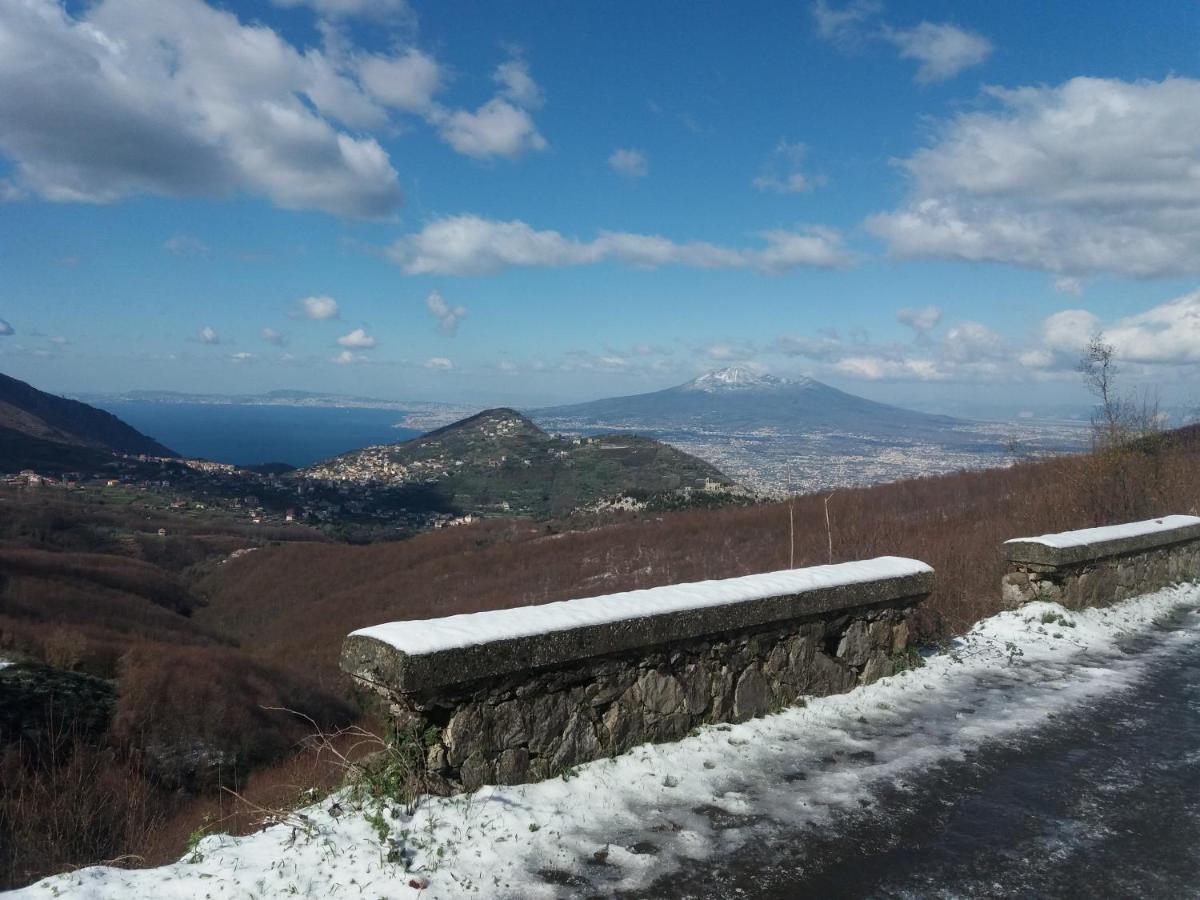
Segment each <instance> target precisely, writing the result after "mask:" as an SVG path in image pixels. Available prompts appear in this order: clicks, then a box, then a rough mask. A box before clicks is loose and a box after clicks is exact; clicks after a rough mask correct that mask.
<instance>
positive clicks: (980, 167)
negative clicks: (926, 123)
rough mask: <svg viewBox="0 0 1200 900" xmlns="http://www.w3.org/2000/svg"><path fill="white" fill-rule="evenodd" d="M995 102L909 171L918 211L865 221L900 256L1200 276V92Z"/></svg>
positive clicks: (1176, 87) (1181, 81)
mask: <svg viewBox="0 0 1200 900" xmlns="http://www.w3.org/2000/svg"><path fill="white" fill-rule="evenodd" d="M989 93H990V94H991V96H992V97H993V98H994V99H995V100H997V101H998V102H999V104H1000V108H999V109H998V110H997V111H994V112H971V113H964V114H962V115H959V116H957V117H956V118H954V119H952V120H950V121H949V122H947V123H945V124H944V126H943V127H942V128H941V129H940V130H939V131H938V132H937V135H936V138H935V140H934V141H933V143H932V144H931V145H930V146H928V147H926V148H924V149H922V150H919V151H917V152H916V153H915V154H913V155H912V156H910V157H909V158H908V159H906V160H903V161H902V163H901V164H902V165H903V167H904V169H905V171H906V172H907V173H908V175H909V177H910V179H911V183H912V196H911V199H910V200H909V202H908V203H907V204H906V205H905V206H903V207H902V208H900V209H897V210H894V211H891V212H887V213H883V214H880V215H877V216H874V217H872V218H871V219H869V220H868V222H867V226H868V228H869V229H870V230H871V231H872V232H874V233H875V234H876V235H878V236H880V237H881V238H883V239H884V240H886V241H887V243H888V246H889V252H890V254H891V255H892V256H893V257H897V258H919V257H936V258H950V259H961V260H969V261H991V262H1000V263H1010V264H1014V265H1019V266H1023V267H1027V268H1033V269H1042V270H1047V271H1050V272H1053V273H1055V274H1058V275H1062V276H1065V277H1070V278H1079V277H1082V276H1087V275H1093V274H1099V273H1110V274H1116V275H1124V276H1137V277H1156V276H1168V275H1180V274H1189V273H1196V272H1200V81H1197V80H1193V79H1188V78H1167V79H1165V80H1163V81H1157V82H1156V81H1138V82H1126V81H1121V80H1118V79H1100V78H1074V79H1071V80H1070V81H1067V82H1065V83H1064V84H1062V85H1059V86H1057V87H1028V88H1020V89H1017V90H1003V89H998V88H996V89H992V90H991V91H990V92H989ZM1150 136H1152V138H1151V137H1150Z"/></svg>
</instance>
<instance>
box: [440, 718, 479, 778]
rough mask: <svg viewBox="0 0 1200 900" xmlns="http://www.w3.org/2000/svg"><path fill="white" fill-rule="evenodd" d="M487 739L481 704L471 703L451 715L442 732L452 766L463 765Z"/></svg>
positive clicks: (447, 758) (447, 756)
mask: <svg viewBox="0 0 1200 900" xmlns="http://www.w3.org/2000/svg"><path fill="white" fill-rule="evenodd" d="M485 740H486V738H485V734H484V724H483V713H482V712H481V711H480V708H479V704H477V703H469V704H467V705H466V706H464V707H462V708H461V709H460V710H459V711H458V712H456V713H455V714H454V715H453V716H452V717H451V719H450V722H449V724H447V725H446V730H445V731H443V732H442V743H443V744H445V745H446V762H447V763H448V764H449V765H451V766H461V765H462V764H463V761H464V760H466V758H467V757H468V756H469V755H470V754H471V753H472V752H474V751H475V750H477V749H479V747H480V745H481V743H484V742H485Z"/></svg>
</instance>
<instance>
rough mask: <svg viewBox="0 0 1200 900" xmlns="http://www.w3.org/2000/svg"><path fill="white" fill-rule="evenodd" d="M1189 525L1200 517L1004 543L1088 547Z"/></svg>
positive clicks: (1095, 529)
mask: <svg viewBox="0 0 1200 900" xmlns="http://www.w3.org/2000/svg"><path fill="white" fill-rule="evenodd" d="M1189 525H1200V518H1198V517H1196V516H1163V517H1162V518H1161V519H1147V520H1146V521H1144V522H1126V523H1124V524H1122V525H1105V526H1103V527H1101V528H1081V529H1080V530H1079V531H1061V532H1059V533H1058V534H1043V535H1040V536H1038V537H1027V538H1013V539H1012V540H1011V541H1005V542H1004V543H1006V544H1017V543H1021V544H1045V545H1046V546H1047V547H1056V548H1059V549H1062V548H1064V547H1087V546H1089V545H1091V544H1102V543H1104V542H1105V541H1116V540H1120V539H1121V538H1128V537H1141V536H1142V535H1144V534H1157V533H1159V532H1163V531H1174V530H1175V529H1176V528H1186V527H1188V526H1189Z"/></svg>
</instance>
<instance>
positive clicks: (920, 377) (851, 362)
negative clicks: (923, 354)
mask: <svg viewBox="0 0 1200 900" xmlns="http://www.w3.org/2000/svg"><path fill="white" fill-rule="evenodd" d="M834 368H835V369H836V370H837V371H838V373H840V374H842V375H847V376H849V377H851V378H858V379H861V380H863V381H883V380H888V381H893V380H895V381H942V380H944V379H945V378H946V375H945V373H943V372H942V371H941V370H940V369H939V368H938V366H937V364H936V363H934V362H933V361H932V360H928V359H888V358H886V357H881V356H847V357H845V358H844V359H841V360H839V361H838V362H837V364H836V365H835V366H834Z"/></svg>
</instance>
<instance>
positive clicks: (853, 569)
mask: <svg viewBox="0 0 1200 900" xmlns="http://www.w3.org/2000/svg"><path fill="white" fill-rule="evenodd" d="M932 571H933V569H931V568H930V567H929V566H928V565H926V564H925V563H923V562H919V561H917V560H915V559H905V558H903V557H898V556H881V557H879V558H878V559H869V560H862V561H860V562H850V563H839V564H837V565H831V566H812V567H810V568H806V569H784V570H782V571H779V572H768V573H766V574H762V575H743V576H741V577H740V578H724V579H721V580H719V581H699V582H695V583H692V584H672V585H667V586H665V587H657V588H646V589H643V590H637V591H624V592H622V593H618V594H605V595H602V596H599V597H582V598H579V599H576V600H560V601H558V602H557V603H546V604H543V605H541V606H521V607H517V608H515V609H495V610H488V611H486V612H477V613H462V614H460V615H457V616H446V617H445V618H441V619H424V620H417V621H408V622H388V623H386V624H383V625H373V626H371V627H369V628H361V629H359V630H358V631H355V632H353V633H352V634H353V635H354V636H359V637H369V638H374V639H375V640H378V641H382V642H383V643H385V644H390V645H391V646H393V647H395V648H396V649H397V650H400V651H401V652H403V653H407V654H408V655H409V656H419V655H423V654H427V653H437V652H439V651H442V650H450V649H454V648H458V647H471V646H475V645H477V644H487V643H490V642H492V641H506V640H512V639H514V638H523V637H532V636H533V635H538V634H550V633H553V632H556V631H567V630H569V629H573V628H586V627H589V626H593V625H607V624H610V623H613V622H620V621H623V620H625V619H641V618H645V617H647V616H656V615H663V614H667V613H677V612H686V611H688V610H694V609H703V608H708V607H713V606H726V605H728V604H732V603H744V602H746V601H750V600H763V599H766V598H769V597H788V596H792V595H794V594H803V593H805V592H807V591H813V590H817V589H820V588H830V587H840V586H844V585H851V584H863V583H866V582H873V581H883V580H886V579H890V578H902V577H904V576H908V575H919V574H922V573H927V572H932Z"/></svg>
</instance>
